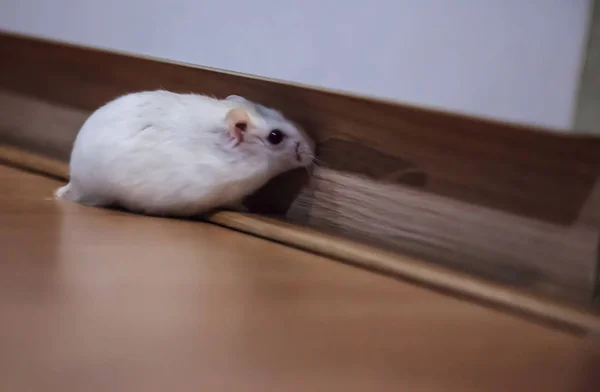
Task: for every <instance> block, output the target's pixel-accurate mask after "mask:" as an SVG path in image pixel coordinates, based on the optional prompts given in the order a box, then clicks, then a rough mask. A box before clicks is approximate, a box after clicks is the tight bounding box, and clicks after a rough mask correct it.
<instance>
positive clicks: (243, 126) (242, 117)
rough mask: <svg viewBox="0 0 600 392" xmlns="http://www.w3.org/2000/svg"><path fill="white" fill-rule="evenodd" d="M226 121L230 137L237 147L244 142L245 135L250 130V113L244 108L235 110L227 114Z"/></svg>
mask: <svg viewBox="0 0 600 392" xmlns="http://www.w3.org/2000/svg"><path fill="white" fill-rule="evenodd" d="M226 119H227V127H228V133H229V136H230V137H231V138H232V139H234V140H235V142H236V143H235V145H236V146H237V145H238V144H240V143H241V142H242V141H244V133H245V132H246V131H248V129H249V128H250V117H249V116H248V112H247V111H246V110H245V109H243V108H234V109H231V110H230V111H229V112H227V116H226Z"/></svg>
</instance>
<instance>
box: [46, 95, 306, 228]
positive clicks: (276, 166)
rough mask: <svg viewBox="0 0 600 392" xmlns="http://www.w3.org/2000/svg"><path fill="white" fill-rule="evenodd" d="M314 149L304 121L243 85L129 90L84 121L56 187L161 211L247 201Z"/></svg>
mask: <svg viewBox="0 0 600 392" xmlns="http://www.w3.org/2000/svg"><path fill="white" fill-rule="evenodd" d="M314 154H315V142H314V141H313V140H312V139H311V138H310V137H309V136H308V135H307V134H306V133H305V132H304V131H303V130H302V129H301V128H300V127H299V126H297V125H295V124H294V123H293V122H292V121H290V120H288V119H286V118H285V117H284V116H283V115H282V114H281V113H280V112H278V111H277V110H274V109H271V108H267V107H265V106H262V105H260V104H257V103H254V102H251V101H249V100H246V99H245V98H243V97H240V96H237V95H232V96H229V97H227V98H226V99H222V100H219V99H215V98H212V97H208V96H204V95H197V94H178V93H173V92H169V91H164V90H158V91H143V92H137V93H130V94H127V95H123V96H121V97H119V98H116V99H115V100H113V101H111V102H109V103H107V104H106V105H104V106H102V107H100V108H99V109H97V110H96V111H95V112H94V113H92V114H91V116H90V117H89V118H88V119H87V120H86V121H85V123H84V124H83V126H82V127H81V129H80V130H79V132H78V134H77V137H76V138H75V143H74V145H73V149H72V152H71V159H70V182H69V183H68V184H67V185H66V186H64V187H62V188H60V189H58V190H57V191H56V196H57V197H58V198H62V199H67V200H71V201H74V202H77V203H80V204H84V205H89V206H98V207H111V206H118V207H121V208H124V209H126V210H130V211H132V212H137V213H143V214H148V215H159V216H173V217H190V216H195V215H201V214H202V213H205V212H208V211H210V210H213V209H216V208H230V209H235V210H244V207H243V205H242V201H243V198H244V197H245V196H248V195H250V194H251V193H253V192H254V191H256V190H258V189H259V188H260V187H262V186H263V185H264V184H266V183H267V182H268V181H269V180H270V179H271V178H273V177H275V176H277V175H279V174H281V173H283V172H286V171H289V170H292V169H295V168H301V167H308V166H309V165H310V164H311V163H312V161H313V158H314Z"/></svg>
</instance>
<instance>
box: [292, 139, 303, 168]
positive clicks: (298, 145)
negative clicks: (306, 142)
mask: <svg viewBox="0 0 600 392" xmlns="http://www.w3.org/2000/svg"><path fill="white" fill-rule="evenodd" d="M294 152H295V153H296V160H297V161H298V163H300V162H302V157H301V156H300V142H296V149H295V151H294Z"/></svg>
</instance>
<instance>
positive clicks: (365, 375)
mask: <svg viewBox="0 0 600 392" xmlns="http://www.w3.org/2000/svg"><path fill="white" fill-rule="evenodd" d="M57 186H59V183H58V182H56V181H53V180H50V179H47V178H44V177H39V176H36V175H34V174H29V173H25V172H21V171H18V170H16V169H12V168H6V167H1V166H0V257H1V262H0V390H1V391H11V392H17V391H38V390H39V391H46V392H48V391H52V392H53V391H57V392H58V391H60V392H68V391H86V392H87V391H90V392H95V391H103V392H104V391H128V392H137V391H178V392H179V391H569V392H577V391H594V390H595V391H599V390H600V388H599V384H598V378H600V357H599V356H598V353H597V352H595V351H594V350H593V347H592V342H591V341H590V340H582V339H580V338H578V337H575V336H572V335H568V334H566V333H562V332H559V331H556V330H551V329H547V328H545V327H542V326H540V325H535V324H532V323H529V322H527V321H524V320H521V319H519V318H516V317H515V316H511V315H507V314H504V313H500V312H496V311H494V310H490V309H487V308H484V307H481V306H477V305H473V304H470V303H468V302H464V301H460V300H457V299H453V298H450V297H447V296H444V295H442V294H439V293H434V292H431V291H428V290H426V289H423V288H420V287H417V286H414V285H411V284H409V283H405V282H400V281H397V280H392V279H390V278H386V277H382V276H378V275H376V274H373V273H370V272H366V271H362V270H359V269H356V268H353V267H350V266H347V265H343V264H340V263H337V262H334V261H331V260H328V259H325V258H322V257H317V256H314V255H311V254H308V253H304V252H301V251H298V250H295V249H292V248H288V247H285V246H283V245H279V244H274V243H270V242H267V241H264V240H261V239H257V238H253V237H250V236H247V235H245V234H241V233H237V232H233V231H229V230H226V229H223V228H220V227H216V226H212V225H209V224H204V223H200V222H185V221H177V220H169V219H157V218H148V217H143V216H135V215H129V214H125V213H121V212H117V211H106V210H100V209H93V208H86V207H81V206H78V205H74V204H71V203H68V202H63V201H55V200H52V191H53V190H54V189H55V188H56V187H57Z"/></svg>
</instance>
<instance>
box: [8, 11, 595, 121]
mask: <svg viewBox="0 0 600 392" xmlns="http://www.w3.org/2000/svg"><path fill="white" fill-rule="evenodd" d="M589 1H590V0H371V1H365V0H362V1H359V0H337V1H335V0H304V1H299V0H296V1H285V0H249V1H242V0H229V1H222V0H221V1H220V0H95V1H93V2H92V1H89V0H87V1H86V0H0V29H5V30H12V31H17V32H22V33H28V34H35V35H40V36H46V37H50V38H55V39H60V40H65V41H71V42H76V43H82V44H86V45H92V46H99V47H105V48H114V49H119V50H125V51H129V52H135V53H140V54H146V55H152V56H157V57H163V58H169V59H173V60H178V61H185V62H191V63H196V64H200V65H205V66H211V67H217V68H224V69H229V70H234V71H240V72H246V73H251V74H257V75H262V76H268V77H275V78H281V79H285V80H290V81H296V82H302V83H307V84H312V85H320V86H325V87H329V88H335V89H340V90H346V91H352V92H358V93H362V94H366V95H372V96H377V97H382V98H391V99H396V100H400V101H405V102H409V103H414V104H420V105H426V106H432V107H438V108H446V109H450V110H454V111H459V112H464V113H470V114H476V115H483V116H491V117H495V118H501V119H506V120H511V121H518V122H525V123H537V124H542V125H546V126H550V127H559V128H566V127H570V125H571V115H572V111H573V106H574V99H575V93H576V85H577V81H578V77H579V72H580V68H581V61H582V53H583V50H584V44H585V38H586V30H587V13H588V9H589Z"/></svg>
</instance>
